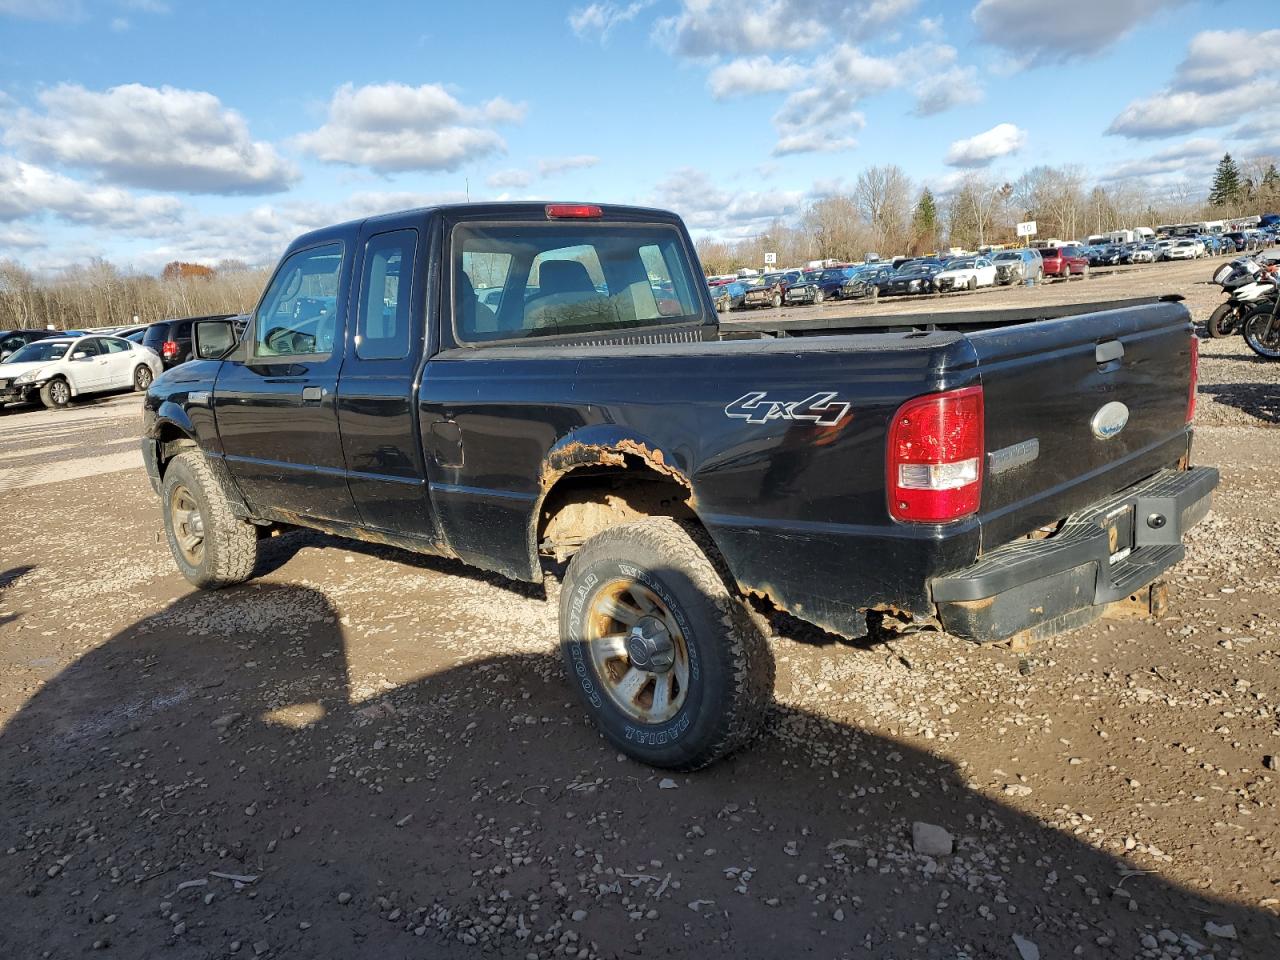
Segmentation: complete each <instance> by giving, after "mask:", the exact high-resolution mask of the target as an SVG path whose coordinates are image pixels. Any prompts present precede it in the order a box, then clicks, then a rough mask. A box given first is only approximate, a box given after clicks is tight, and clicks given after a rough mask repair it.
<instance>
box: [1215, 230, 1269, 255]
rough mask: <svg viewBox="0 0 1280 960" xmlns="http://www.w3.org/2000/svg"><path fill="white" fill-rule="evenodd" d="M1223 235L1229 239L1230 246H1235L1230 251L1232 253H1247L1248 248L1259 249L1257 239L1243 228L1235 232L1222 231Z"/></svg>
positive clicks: (1259, 245)
mask: <svg viewBox="0 0 1280 960" xmlns="http://www.w3.org/2000/svg"><path fill="white" fill-rule="evenodd" d="M1223 236H1224V237H1225V238H1226V239H1228V240H1230V241H1231V244H1232V246H1234V247H1235V249H1234V250H1232V251H1231V252H1232V253H1248V252H1249V251H1250V250H1259V249H1261V244H1260V243H1259V242H1258V239H1257V238H1256V237H1254V236H1251V235H1250V234H1248V233H1246V232H1245V231H1243V230H1241V231H1239V232H1236V233H1224V234H1223Z"/></svg>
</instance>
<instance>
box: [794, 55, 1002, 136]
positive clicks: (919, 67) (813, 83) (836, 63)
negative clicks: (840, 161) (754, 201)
mask: <svg viewBox="0 0 1280 960" xmlns="http://www.w3.org/2000/svg"><path fill="white" fill-rule="evenodd" d="M956 56H957V54H956V50H955V48H954V47H950V46H947V45H945V44H935V43H926V44H922V45H920V46H916V47H909V48H907V49H905V50H902V51H900V52H898V53H896V54H894V55H893V56H890V57H878V56H872V55H870V54H867V53H865V52H864V51H863V50H861V49H860V48H858V47H856V46H851V45H849V44H840V45H839V46H837V47H835V48H834V49H832V50H830V51H828V52H827V53H825V54H823V55H822V56H820V57H818V58H817V59H816V60H815V61H814V64H813V66H812V68H811V69H810V70H809V73H808V85H807V86H805V87H803V88H801V89H799V90H797V91H796V92H795V93H793V94H791V95H790V96H789V97H788V98H787V99H786V101H785V102H784V103H783V104H782V108H781V109H780V110H779V111H778V112H777V114H775V115H774V118H773V122H774V126H775V127H777V129H778V143H777V145H776V146H775V147H774V151H773V152H774V154H775V155H783V154H789V153H809V152H832V151H837V150H849V149H852V148H853V147H854V146H856V145H857V141H856V140H854V138H853V137H852V134H854V133H856V132H857V131H859V130H861V129H862V128H863V127H864V126H865V125H866V118H865V116H864V115H863V114H862V112H861V111H859V110H858V109H857V106H858V104H859V103H861V102H862V101H863V100H865V99H867V98H868V97H871V96H874V95H876V94H879V93H884V92H886V91H889V90H894V89H898V88H902V87H908V88H910V89H911V90H912V92H913V93H914V94H915V96H916V100H917V103H916V111H915V112H916V113H917V115H920V116H927V115H930V114H934V113H939V112H941V111H943V110H947V109H950V108H951V107H955V106H960V105H962V104H967V103H974V102H976V101H977V100H979V99H981V98H982V87H981V85H980V84H979V82H978V78H977V71H976V70H974V69H973V68H972V67H959V66H953V64H954V63H955V60H956Z"/></svg>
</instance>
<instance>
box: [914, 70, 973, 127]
mask: <svg viewBox="0 0 1280 960" xmlns="http://www.w3.org/2000/svg"><path fill="white" fill-rule="evenodd" d="M912 92H913V93H914V94H915V96H916V109H915V112H916V116H920V117H931V116H933V115H934V114H935V113H942V112H944V111H946V110H951V109H953V108H954V107H965V106H969V105H970V104H974V103H980V102H981V101H982V98H983V96H984V95H985V94H984V91H983V89H982V84H981V82H979V80H978V71H977V69H976V68H975V67H952V68H951V69H949V70H942V71H940V72H937V73H931V74H930V75H928V76H926V77H925V78H923V79H922V80H919V81H918V82H917V83H916V84H915V86H914V87H912Z"/></svg>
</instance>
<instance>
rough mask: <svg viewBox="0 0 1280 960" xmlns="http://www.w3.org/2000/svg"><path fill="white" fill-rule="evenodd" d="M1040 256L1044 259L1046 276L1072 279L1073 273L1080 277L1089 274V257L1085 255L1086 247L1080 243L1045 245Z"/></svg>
mask: <svg viewBox="0 0 1280 960" xmlns="http://www.w3.org/2000/svg"><path fill="white" fill-rule="evenodd" d="M1040 258H1041V259H1042V260H1043V261H1044V275H1045V276H1046V277H1058V278H1060V279H1062V280H1070V279H1071V276H1072V274H1075V275H1076V276H1080V277H1087V276H1088V275H1089V258H1088V257H1087V256H1086V255H1085V252H1084V247H1082V246H1080V245H1079V244H1075V243H1068V244H1064V245H1063V246H1061V247H1045V248H1044V249H1042V250H1041V251H1040Z"/></svg>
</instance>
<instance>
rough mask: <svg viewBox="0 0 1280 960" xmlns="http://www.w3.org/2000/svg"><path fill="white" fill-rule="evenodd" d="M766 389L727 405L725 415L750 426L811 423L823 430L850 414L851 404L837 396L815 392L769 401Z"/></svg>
mask: <svg viewBox="0 0 1280 960" xmlns="http://www.w3.org/2000/svg"><path fill="white" fill-rule="evenodd" d="M768 396H769V395H768V394H767V393H765V392H764V391H763V390H754V391H752V392H751V393H746V394H743V395H742V396H740V397H739V398H738V399H737V400H735V401H733V403H730V404H728V405H726V406H725V408H724V412H725V416H728V417H732V418H734V419H735V420H746V421H747V422H748V423H768V422H769V421H770V420H808V421H810V422H811V423H816V424H819V425H821V426H824V427H834V426H835V425H836V424H838V423H839V422H840V421H841V420H843V419H844V418H845V415H846V414H847V413H848V412H849V404H848V403H846V402H844V401H842V400H837V399H836V395H835V394H834V393H815V394H814V395H813V396H811V397H805V398H804V399H803V400H793V401H791V402H786V401H782V400H770V399H768Z"/></svg>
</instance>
